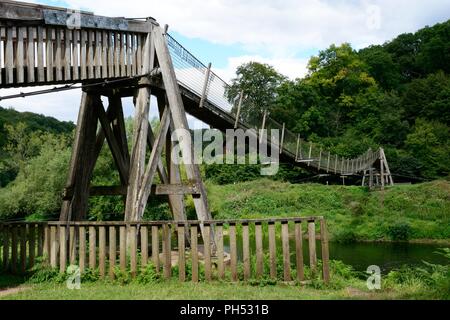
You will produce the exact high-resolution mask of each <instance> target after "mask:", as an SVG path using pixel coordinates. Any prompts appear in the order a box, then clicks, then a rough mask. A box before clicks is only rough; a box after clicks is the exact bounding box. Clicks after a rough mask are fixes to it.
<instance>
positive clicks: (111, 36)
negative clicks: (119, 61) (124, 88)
mask: <svg viewBox="0 0 450 320" xmlns="http://www.w3.org/2000/svg"><path fill="white" fill-rule="evenodd" d="M107 35H108V39H107V40H108V76H109V77H110V78H113V77H114V50H115V49H114V33H112V32H111V31H108V32H107Z"/></svg>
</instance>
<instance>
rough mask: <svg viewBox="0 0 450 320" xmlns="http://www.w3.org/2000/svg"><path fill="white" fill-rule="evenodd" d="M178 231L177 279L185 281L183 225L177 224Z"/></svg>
mask: <svg viewBox="0 0 450 320" xmlns="http://www.w3.org/2000/svg"><path fill="white" fill-rule="evenodd" d="M177 231H178V279H179V280H180V281H181V282H184V281H186V257H185V253H186V249H185V243H184V237H185V232H184V225H179V226H178V228H177Z"/></svg>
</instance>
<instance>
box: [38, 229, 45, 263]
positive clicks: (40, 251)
mask: <svg viewBox="0 0 450 320" xmlns="http://www.w3.org/2000/svg"><path fill="white" fill-rule="evenodd" d="M44 228H45V226H43V225H40V224H39V225H38V226H37V233H38V235H37V256H38V257H42V256H43V255H44V235H45V234H44Z"/></svg>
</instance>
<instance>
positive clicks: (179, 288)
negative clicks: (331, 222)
mask: <svg viewBox="0 0 450 320" xmlns="http://www.w3.org/2000/svg"><path fill="white" fill-rule="evenodd" d="M362 286H363V282H361V283H359V285H358V286H357V287H353V286H352V287H350V286H349V287H345V288H342V289H315V288H312V287H309V286H306V287H300V286H293V285H280V284H279V285H274V286H263V287H260V286H250V285H248V284H242V283H241V284H231V283H219V282H213V283H198V284H193V283H181V284H180V283H179V282H178V281H176V280H171V281H165V282H161V283H151V284H145V285H144V284H135V283H132V284H127V285H118V284H112V283H107V282H104V283H103V282H96V283H86V284H82V286H81V289H80V290H69V289H67V287H66V285H65V284H54V283H43V284H33V285H29V284H24V285H22V288H23V290H22V291H20V292H18V293H13V294H11V295H6V296H3V297H1V296H0V300H2V299H3V300H4V299H8V300H111V299H115V300H136V299H138V300H335V299H403V298H414V297H416V296H417V295H419V289H420V288H412V287H405V288H402V290H401V292H400V291H395V290H387V291H379V292H370V291H368V290H367V289H364V288H362V289H361V288H358V287H362ZM0 292H1V291H0Z"/></svg>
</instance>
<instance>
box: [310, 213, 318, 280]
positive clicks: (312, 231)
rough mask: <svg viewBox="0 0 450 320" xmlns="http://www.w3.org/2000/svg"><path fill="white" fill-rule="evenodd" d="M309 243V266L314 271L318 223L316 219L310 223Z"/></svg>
mask: <svg viewBox="0 0 450 320" xmlns="http://www.w3.org/2000/svg"><path fill="white" fill-rule="evenodd" d="M308 244H309V266H310V268H311V271H312V272H315V271H316V267H317V254H316V224H315V222H314V221H311V222H309V223H308Z"/></svg>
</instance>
